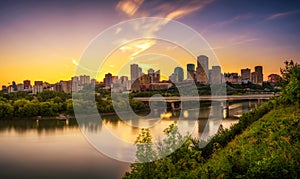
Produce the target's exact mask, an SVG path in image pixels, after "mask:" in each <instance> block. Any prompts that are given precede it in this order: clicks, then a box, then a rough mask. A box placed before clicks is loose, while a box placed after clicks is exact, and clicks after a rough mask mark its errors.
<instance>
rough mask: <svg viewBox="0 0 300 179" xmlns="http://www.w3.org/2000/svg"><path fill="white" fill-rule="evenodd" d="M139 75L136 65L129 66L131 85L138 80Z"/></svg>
mask: <svg viewBox="0 0 300 179" xmlns="http://www.w3.org/2000/svg"><path fill="white" fill-rule="evenodd" d="M139 73H141V70H139V66H138V65H137V64H131V65H130V79H131V81H132V83H133V82H134V81H136V80H137V79H139V76H140V74H139Z"/></svg>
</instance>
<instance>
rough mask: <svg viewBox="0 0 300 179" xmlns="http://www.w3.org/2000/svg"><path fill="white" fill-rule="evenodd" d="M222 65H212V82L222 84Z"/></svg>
mask: <svg viewBox="0 0 300 179" xmlns="http://www.w3.org/2000/svg"><path fill="white" fill-rule="evenodd" d="M221 82H222V78H221V67H220V66H212V74H211V83H212V84H221Z"/></svg>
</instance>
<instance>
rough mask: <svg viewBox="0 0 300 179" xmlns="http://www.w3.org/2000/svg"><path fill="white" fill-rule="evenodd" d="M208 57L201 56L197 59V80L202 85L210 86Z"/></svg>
mask: <svg viewBox="0 0 300 179" xmlns="http://www.w3.org/2000/svg"><path fill="white" fill-rule="evenodd" d="M208 75H209V74H208V57H207V56H204V55H200V56H198V58H197V68H196V80H197V82H199V83H202V84H208V81H209V77H208Z"/></svg>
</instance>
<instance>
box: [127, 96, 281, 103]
mask: <svg viewBox="0 0 300 179" xmlns="http://www.w3.org/2000/svg"><path fill="white" fill-rule="evenodd" d="M274 96H277V95H275V94H251V95H227V96H181V97H180V96H173V97H135V98H133V99H135V100H137V101H141V102H148V101H166V102H178V101H239V100H255V99H270V98H273V97H274Z"/></svg>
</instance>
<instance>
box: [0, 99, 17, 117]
mask: <svg viewBox="0 0 300 179" xmlns="http://www.w3.org/2000/svg"><path fill="white" fill-rule="evenodd" d="M13 111H14V108H13V106H12V105H11V104H9V103H6V102H3V101H0V118H1V117H2V118H3V117H12V115H13Z"/></svg>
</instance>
